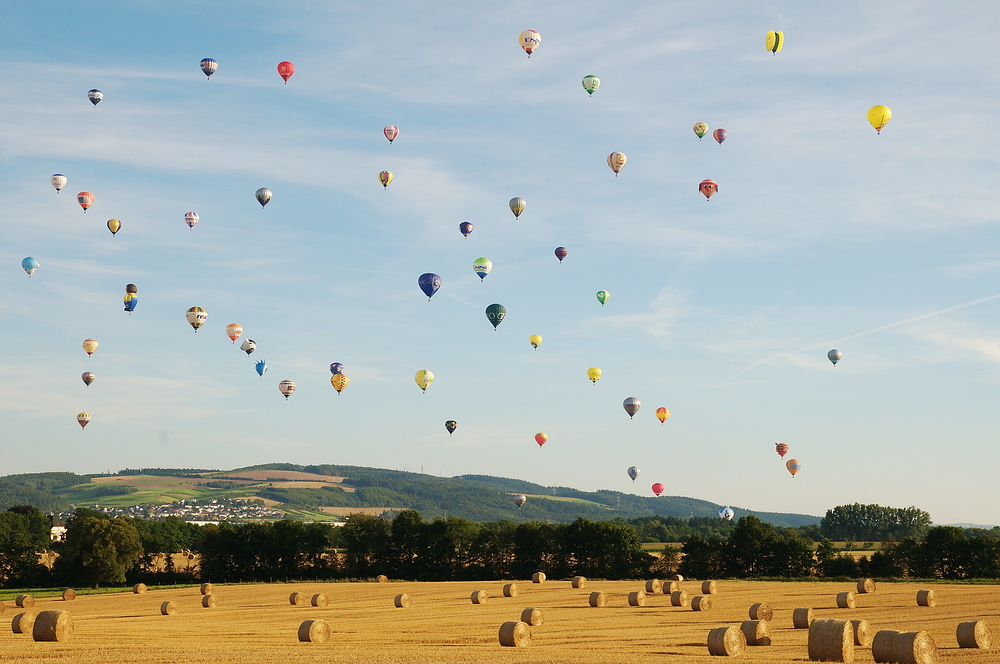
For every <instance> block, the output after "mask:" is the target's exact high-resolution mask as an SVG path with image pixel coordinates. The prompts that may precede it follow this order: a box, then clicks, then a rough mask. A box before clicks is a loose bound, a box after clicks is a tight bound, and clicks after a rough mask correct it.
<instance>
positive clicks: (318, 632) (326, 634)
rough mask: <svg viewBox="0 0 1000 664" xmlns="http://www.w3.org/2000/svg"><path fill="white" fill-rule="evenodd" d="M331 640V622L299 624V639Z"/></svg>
mask: <svg viewBox="0 0 1000 664" xmlns="http://www.w3.org/2000/svg"><path fill="white" fill-rule="evenodd" d="M209 597H211V595H209ZM329 640H330V623H328V622H327V621H325V620H306V621H304V622H303V623H302V624H301V625H299V641H302V642H304V643H326V642H327V641H329Z"/></svg>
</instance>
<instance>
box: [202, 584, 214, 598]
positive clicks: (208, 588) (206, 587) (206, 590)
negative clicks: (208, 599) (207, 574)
mask: <svg viewBox="0 0 1000 664" xmlns="http://www.w3.org/2000/svg"><path fill="white" fill-rule="evenodd" d="M214 589H215V586H213V585H212V584H211V583H203V584H201V594H202V595H211V594H212V590H214Z"/></svg>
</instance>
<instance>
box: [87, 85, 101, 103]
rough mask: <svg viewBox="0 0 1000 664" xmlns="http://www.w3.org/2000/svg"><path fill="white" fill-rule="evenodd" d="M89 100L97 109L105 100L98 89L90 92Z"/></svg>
mask: <svg viewBox="0 0 1000 664" xmlns="http://www.w3.org/2000/svg"><path fill="white" fill-rule="evenodd" d="M87 99H89V100H90V103H91V104H93V105H94V106H95V107H96V106H97V105H98V104H100V103H101V100H102V99H104V93H103V92H101V91H100V90H98V89H97V88H94V89H93V90H88V91H87Z"/></svg>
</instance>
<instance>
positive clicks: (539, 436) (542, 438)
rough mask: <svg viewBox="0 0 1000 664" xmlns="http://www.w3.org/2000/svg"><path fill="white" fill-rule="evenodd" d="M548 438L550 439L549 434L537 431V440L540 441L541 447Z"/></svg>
mask: <svg viewBox="0 0 1000 664" xmlns="http://www.w3.org/2000/svg"><path fill="white" fill-rule="evenodd" d="M548 439H549V436H548V434H544V433H536V434H535V442H536V443H538V446H539V447H541V446H542V445H544V444H545V441H547V440H548Z"/></svg>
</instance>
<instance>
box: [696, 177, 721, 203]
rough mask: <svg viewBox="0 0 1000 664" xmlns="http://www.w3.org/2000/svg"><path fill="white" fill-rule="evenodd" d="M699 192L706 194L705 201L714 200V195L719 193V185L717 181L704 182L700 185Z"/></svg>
mask: <svg viewBox="0 0 1000 664" xmlns="http://www.w3.org/2000/svg"><path fill="white" fill-rule="evenodd" d="M698 191H700V192H701V193H703V194H705V199H706V200H708V199H710V198H712V194H714V193H715V192H717V191H719V184H718V183H717V182H716V181H715V180H702V181H701V183H700V184H699V185H698Z"/></svg>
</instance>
